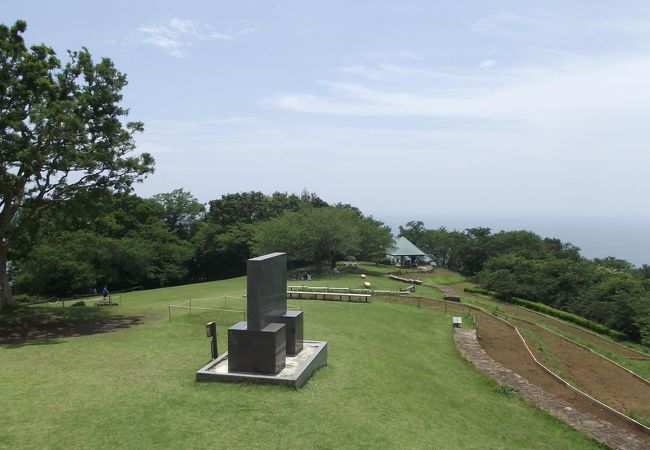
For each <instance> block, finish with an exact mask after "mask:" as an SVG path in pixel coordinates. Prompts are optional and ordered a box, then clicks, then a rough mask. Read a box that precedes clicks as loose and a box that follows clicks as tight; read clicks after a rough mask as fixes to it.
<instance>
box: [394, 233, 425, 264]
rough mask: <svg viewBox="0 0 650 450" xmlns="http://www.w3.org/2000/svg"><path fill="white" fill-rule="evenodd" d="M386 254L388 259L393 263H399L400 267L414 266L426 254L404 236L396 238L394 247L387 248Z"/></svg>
mask: <svg viewBox="0 0 650 450" xmlns="http://www.w3.org/2000/svg"><path fill="white" fill-rule="evenodd" d="M386 253H387V256H388V258H390V259H391V260H392V261H393V262H394V263H399V264H400V265H401V266H402V267H405V266H406V267H408V266H415V265H417V263H418V260H419V259H420V258H422V257H423V256H426V253H424V252H423V251H422V250H420V249H419V248H417V247H416V246H415V244H413V242H411V241H409V240H408V239H406V238H405V237H404V236H397V237H396V238H395V245H394V246H393V247H391V248H389V249H388V250H387V252H386Z"/></svg>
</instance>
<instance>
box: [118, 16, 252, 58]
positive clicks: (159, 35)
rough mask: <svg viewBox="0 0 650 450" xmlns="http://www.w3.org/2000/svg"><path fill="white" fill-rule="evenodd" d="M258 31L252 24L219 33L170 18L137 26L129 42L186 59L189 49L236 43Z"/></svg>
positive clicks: (195, 22)
mask: <svg viewBox="0 0 650 450" xmlns="http://www.w3.org/2000/svg"><path fill="white" fill-rule="evenodd" d="M255 31H257V28H255V27H254V26H251V25H250V24H246V25H244V26H240V27H236V28H229V29H226V30H224V31H216V30H214V29H213V28H212V27H211V26H210V25H208V24H205V23H202V22H199V21H196V20H187V19H179V18H171V19H169V20H166V21H161V22H157V23H149V24H143V25H140V26H138V28H137V29H136V31H135V32H134V33H133V35H132V36H131V37H130V39H129V40H128V43H131V44H143V45H150V46H153V47H157V48H159V49H161V50H164V51H165V52H167V53H168V54H169V55H171V56H175V57H183V56H185V55H186V51H187V49H188V48H189V47H192V46H194V45H195V44H197V43H199V42H211V41H233V40H235V39H237V38H238V37H240V36H243V35H245V34H249V33H253V32H255Z"/></svg>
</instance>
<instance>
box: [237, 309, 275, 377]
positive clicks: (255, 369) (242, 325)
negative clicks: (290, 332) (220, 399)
mask: <svg viewBox="0 0 650 450" xmlns="http://www.w3.org/2000/svg"><path fill="white" fill-rule="evenodd" d="M286 356H287V336H286V327H285V325H284V324H282V323H271V324H268V325H266V326H265V327H263V328H261V329H249V328H248V327H247V325H246V322H238V323H236V324H235V325H233V326H232V327H230V328H228V372H248V373H260V374H271V375H277V374H278V373H280V371H282V369H284V366H285V360H286Z"/></svg>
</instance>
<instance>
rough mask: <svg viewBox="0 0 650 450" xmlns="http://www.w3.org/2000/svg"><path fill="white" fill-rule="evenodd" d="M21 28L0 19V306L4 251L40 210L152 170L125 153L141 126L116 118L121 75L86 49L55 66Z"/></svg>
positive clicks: (4, 291) (122, 186)
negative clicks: (33, 44) (25, 38)
mask: <svg viewBox="0 0 650 450" xmlns="http://www.w3.org/2000/svg"><path fill="white" fill-rule="evenodd" d="M25 30H26V24H25V22H22V21H18V22H16V23H15V24H14V25H13V26H11V27H7V26H5V25H1V24H0V130H2V132H0V309H1V308H2V307H5V306H9V305H11V304H12V298H11V294H10V285H9V282H8V278H7V276H6V268H7V251H8V249H9V248H10V247H11V245H12V244H13V243H14V242H15V240H16V239H18V235H19V234H21V233H22V231H23V228H25V227H27V226H28V224H29V223H30V222H31V221H33V220H35V218H36V217H37V215H38V213H39V212H40V211H42V210H44V209H46V208H50V207H53V206H54V205H56V203H57V202H60V201H62V200H66V199H69V198H71V197H74V196H75V195H76V194H78V193H79V192H83V191H85V190H87V189H91V188H95V187H100V188H111V189H117V190H128V189H130V187H131V185H132V184H133V182H135V181H138V180H141V179H142V177H143V176H144V175H146V174H147V173H150V172H152V171H153V158H152V157H151V156H150V155H149V154H147V153H142V154H140V155H137V156H129V154H130V153H131V152H132V151H133V150H134V148H135V143H134V140H133V135H134V133H137V132H139V131H142V129H143V125H142V123H140V122H125V121H124V119H125V118H126V116H127V114H128V110H127V109H125V108H123V107H121V106H120V105H119V102H120V101H121V100H122V94H121V91H122V89H123V88H124V87H125V86H126V77H125V76H124V74H122V73H120V72H119V71H117V69H115V67H114V66H113V63H112V62H111V60H110V59H107V58H103V59H101V60H100V61H99V62H98V63H95V62H94V61H93V60H92V57H91V55H90V53H89V52H88V50H86V49H82V50H80V51H75V52H69V54H68V55H69V62H68V63H66V64H62V63H61V61H60V60H59V59H58V58H57V57H56V54H55V52H54V50H52V49H51V48H50V47H47V46H46V45H43V44H41V45H35V46H32V47H31V48H27V47H26V45H25V42H24V40H23V38H22V34H23V33H24V32H25ZM48 200H49V201H48ZM19 211H20V214H19Z"/></svg>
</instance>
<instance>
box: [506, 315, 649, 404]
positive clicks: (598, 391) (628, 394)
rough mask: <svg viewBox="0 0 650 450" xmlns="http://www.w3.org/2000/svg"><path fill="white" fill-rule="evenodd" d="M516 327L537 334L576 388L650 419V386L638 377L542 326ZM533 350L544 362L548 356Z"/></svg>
mask: <svg viewBox="0 0 650 450" xmlns="http://www.w3.org/2000/svg"><path fill="white" fill-rule="evenodd" d="M513 323H514V325H516V326H517V327H519V328H523V329H527V330H529V331H531V332H532V333H534V335H535V336H536V337H537V339H539V340H540V341H541V342H542V343H543V346H544V347H545V348H546V349H548V351H550V352H551V354H552V355H553V359H554V362H555V364H556V366H557V368H558V369H559V370H560V371H561V373H562V374H566V375H567V376H568V377H570V379H572V380H575V382H576V383H577V384H578V386H576V387H578V388H580V389H581V390H582V391H584V392H586V393H587V394H589V395H591V396H592V397H594V398H597V399H598V400H600V401H602V402H604V403H606V404H608V405H609V406H611V407H613V408H614V409H616V410H618V411H621V412H623V413H627V412H628V411H633V412H635V413H636V414H639V415H641V416H644V417H650V386H648V385H647V384H645V383H644V382H643V381H642V380H640V379H639V378H638V377H635V376H634V375H632V374H631V373H629V372H628V371H626V370H624V369H622V368H620V367H619V366H617V365H616V364H612V363H611V362H609V361H607V360H606V359H604V358H601V357H600V356H598V355H596V354H595V353H593V352H591V351H589V350H587V349H585V348H583V347H580V346H579V345H576V344H574V343H572V342H569V341H567V340H566V339H564V338H562V337H560V336H558V335H556V334H554V333H551V332H550V331H548V330H546V329H544V328H542V327H540V326H537V325H532V324H530V323H527V322H522V321H513ZM529 347H530V349H531V350H532V351H533V353H534V354H535V357H537V359H538V360H540V361H541V360H543V357H544V355H543V354H541V352H540V350H539V349H538V348H537V347H536V346H535V345H530V343H529ZM563 378H565V379H566V377H563Z"/></svg>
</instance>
